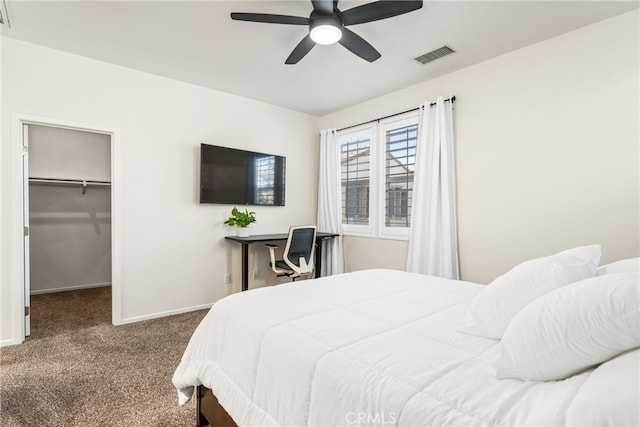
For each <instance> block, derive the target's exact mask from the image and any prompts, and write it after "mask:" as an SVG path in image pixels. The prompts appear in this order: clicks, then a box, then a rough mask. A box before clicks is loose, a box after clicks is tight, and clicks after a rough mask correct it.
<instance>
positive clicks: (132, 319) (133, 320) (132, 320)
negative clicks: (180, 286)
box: [121, 303, 213, 325]
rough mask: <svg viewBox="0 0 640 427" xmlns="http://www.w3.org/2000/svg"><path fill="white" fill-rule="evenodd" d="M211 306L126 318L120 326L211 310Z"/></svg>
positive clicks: (195, 306) (205, 305) (198, 306)
mask: <svg viewBox="0 0 640 427" xmlns="http://www.w3.org/2000/svg"><path fill="white" fill-rule="evenodd" d="M212 305H213V303H210V304H202V305H194V306H192V307H184V308H178V309H176V310H169V311H161V312H159V313H152V314H145V315H144V316H134V317H128V318H126V319H122V323H121V325H126V324H128V323H136V322H142V321H143V320H151V319H157V318H159V317H166V316H173V315H174V314H182V313H189V312H191V311H197V310H205V309H208V308H211V306H212Z"/></svg>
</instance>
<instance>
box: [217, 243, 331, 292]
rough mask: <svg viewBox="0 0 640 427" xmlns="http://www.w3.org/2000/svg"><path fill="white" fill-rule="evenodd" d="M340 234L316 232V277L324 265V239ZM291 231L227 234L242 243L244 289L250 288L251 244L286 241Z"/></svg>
mask: <svg viewBox="0 0 640 427" xmlns="http://www.w3.org/2000/svg"><path fill="white" fill-rule="evenodd" d="M338 236H339V234H335V233H323V232H319V231H318V232H316V245H317V247H316V259H315V267H314V268H315V277H320V268H321V267H322V241H323V240H327V239H333V238H334V237H338ZM288 237H289V233H278V234H258V235H255V236H249V237H238V236H227V237H225V239H227V240H232V241H234V242H238V243H240V244H242V290H243V291H246V290H247V289H249V245H251V244H252V243H263V242H274V241H282V240H284V241H286V240H287V238H288Z"/></svg>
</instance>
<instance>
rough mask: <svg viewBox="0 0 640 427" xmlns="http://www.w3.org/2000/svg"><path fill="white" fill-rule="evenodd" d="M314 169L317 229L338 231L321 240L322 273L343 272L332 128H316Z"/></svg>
mask: <svg viewBox="0 0 640 427" xmlns="http://www.w3.org/2000/svg"><path fill="white" fill-rule="evenodd" d="M319 169H320V170H319V173H318V224H317V226H318V231H325V232H328V233H337V234H340V236H339V237H336V238H334V239H329V240H325V241H323V242H322V245H323V246H322V268H321V271H320V273H321V274H322V275H323V276H329V275H332V274H338V273H342V272H344V258H343V249H342V197H341V193H340V147H339V144H338V135H337V132H336V130H335V129H324V130H322V131H320V167H319Z"/></svg>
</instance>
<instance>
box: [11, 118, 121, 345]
mask: <svg viewBox="0 0 640 427" xmlns="http://www.w3.org/2000/svg"><path fill="white" fill-rule="evenodd" d="M24 125H42V126H50V127H59V128H66V129H72V130H80V131H85V132H93V133H102V134H107V135H110V136H111V322H112V323H113V324H114V325H120V324H122V288H121V275H122V262H121V259H122V258H121V256H122V199H123V198H122V190H121V189H122V188H124V186H123V185H122V163H123V162H122V157H121V150H120V130H119V129H118V128H115V127H113V126H105V125H98V124H93V123H80V122H75V121H70V120H63V119H56V118H51V117H42V116H35V115H31V114H22V113H13V114H11V137H10V140H11V164H12V170H11V173H12V180H11V181H12V227H11V228H12V230H13V233H12V234H13V236H12V240H13V242H12V262H11V263H10V265H11V266H12V268H11V270H12V271H11V283H12V294H13V301H12V303H11V307H12V311H13V316H12V318H13V344H21V343H23V342H24V340H25V336H26V335H25V333H26V331H25V312H24V310H25V309H24V301H25V300H26V298H27V297H28V295H25V271H26V265H27V263H25V252H24V251H25V244H24V241H25V239H24V215H25V212H24V208H25V204H24V202H23V201H24V197H25V191H24V185H23V183H24V172H23V167H22V157H23V156H22V152H23V150H22V145H23V126H24Z"/></svg>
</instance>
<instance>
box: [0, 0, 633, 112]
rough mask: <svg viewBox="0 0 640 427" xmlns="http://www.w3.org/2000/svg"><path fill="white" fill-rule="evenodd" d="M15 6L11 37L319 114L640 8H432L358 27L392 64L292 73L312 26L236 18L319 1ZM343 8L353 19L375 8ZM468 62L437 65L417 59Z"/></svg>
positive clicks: (346, 55)
mask: <svg viewBox="0 0 640 427" xmlns="http://www.w3.org/2000/svg"><path fill="white" fill-rule="evenodd" d="M5 1H6V9H7V10H6V11H7V13H8V15H9V19H10V27H9V26H7V25H3V26H2V35H3V36H7V37H12V38H16V39H20V40H24V41H27V42H31V43H36V44H40V45H43V46H47V47H51V48H54V49H59V50H63V51H67V52H71V53H75V54H78V55H83V56H87V57H90V58H95V59H98V60H101V61H106V62H110V63H114V64H118V65H122V66H125V67H129V68H133V69H137V70H141V71H146V72H149V73H153V74H156V75H160V76H165V77H169V78H172V79H176V80H181V81H185V82H189V83H193V84H196V85H199V86H204V87H207V88H211V89H216V90H220V91H224V92H228V93H232V94H236V95H240V96H243V97H247V98H252V99H256V100H260V101H264V102H267V103H270V104H274V105H279V106H282V107H285V108H289V109H293V110H297V111H301V112H306V113H309V114H313V115H319V116H322V115H325V114H328V113H331V112H334V111H337V110H340V109H342V108H345V107H347V106H350V105H353V104H356V103H359V102H362V101H365V100H367V99H371V98H374V97H377V96H380V95H382V94H385V93H389V92H393V91H395V90H398V89H401V88H404V87H407V86H410V85H412V84H415V83H418V82H421V81H424V80H427V79H430V78H433V77H437V76H440V75H443V74H446V73H449V72H451V71H454V70H457V69H460V68H463V67H466V66H469V65H472V64H474V63H477V62H480V61H484V60H486V59H489V58H492V57H495V56H498V55H501V54H504V53H506V52H509V51H512V50H514V49H518V48H520V47H523V46H526V45H529V44H532V43H536V42H538V41H541V40H545V39H548V38H550V37H554V36H556V35H559V34H562V33H565V32H568V31H571V30H573V29H576V28H579V27H582V26H585V25H589V24H591V23H594V22H597V21H600V20H603V19H606V18H609V17H612V16H615V15H618V14H621V13H624V12H627V11H629V10H632V9H636V8H638V7H639V3H638V2H637V1H620V2H619V1H564V2H558V1H425V3H424V6H423V8H422V9H420V10H418V11H415V12H411V13H409V14H406V15H401V16H397V17H394V18H389V19H386V20H382V21H376V22H371V23H367V24H360V25H354V26H351V27H349V28H350V29H352V30H353V31H354V32H356V33H358V34H359V35H360V36H362V37H363V38H365V39H366V40H367V41H368V42H369V43H371V44H372V45H373V46H374V47H375V48H376V49H377V50H378V51H379V52H380V53H382V57H381V58H380V59H379V60H377V61H376V62H373V63H368V62H366V61H364V60H362V59H360V58H358V57H357V56H355V55H353V54H352V53H351V52H349V51H347V50H346V49H345V48H343V47H342V46H340V45H331V46H316V47H315V48H313V49H312V50H311V52H310V53H309V54H308V55H307V56H306V57H305V58H303V59H302V61H300V63H298V64H296V65H285V64H284V61H285V59H286V58H287V56H288V55H289V53H290V52H291V50H292V49H293V48H294V47H295V46H296V45H297V44H298V42H299V41H300V40H301V39H302V38H303V37H304V36H305V35H306V34H307V31H308V29H307V28H306V27H305V26H296V25H273V24H260V23H252V22H240V21H232V20H231V19H230V17H229V14H230V13H231V12H256V13H275V14H283V15H295V16H305V17H306V16H309V14H310V12H311V10H312V6H311V2H310V1H308V0H289V1H270V0H262V1H178V0H175V1H126V2H125V1H77V0H75V1H65V2H61V1H50V0H49V1H15V0H14V1H12V0H5ZM364 3H367V2H362V1H347V0H341V1H340V2H339V7H340V9H341V10H346V9H350V8H351V7H354V6H357V5H360V4H364ZM444 45H446V46H449V47H450V48H452V49H453V50H455V51H456V52H455V53H453V54H451V55H448V56H446V57H443V58H441V59H438V60H436V61H434V62H431V63H428V64H426V65H421V64H419V63H418V62H416V61H414V60H413V58H415V57H417V56H420V55H422V54H424V53H427V52H429V51H431V50H434V49H437V48H440V47H442V46H444Z"/></svg>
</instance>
